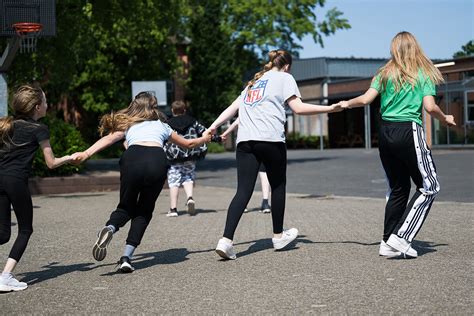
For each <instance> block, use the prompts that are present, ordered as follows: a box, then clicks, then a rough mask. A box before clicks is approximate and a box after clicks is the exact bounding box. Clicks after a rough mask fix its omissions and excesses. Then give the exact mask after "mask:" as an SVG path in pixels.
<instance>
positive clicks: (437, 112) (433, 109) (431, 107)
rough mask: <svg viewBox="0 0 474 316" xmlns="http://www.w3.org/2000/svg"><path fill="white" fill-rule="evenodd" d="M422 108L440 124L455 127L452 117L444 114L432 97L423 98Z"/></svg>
mask: <svg viewBox="0 0 474 316" xmlns="http://www.w3.org/2000/svg"><path fill="white" fill-rule="evenodd" d="M423 107H424V108H425V110H426V112H428V113H429V114H430V115H431V116H433V117H434V118H436V119H437V120H438V121H440V122H441V123H443V124H445V125H448V126H456V122H454V116H452V115H446V114H444V113H443V111H441V109H440V108H439V106H438V105H437V104H436V103H435V99H434V97H433V96H432V95H427V96H424V97H423Z"/></svg>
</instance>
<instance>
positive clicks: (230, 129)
mask: <svg viewBox="0 0 474 316" xmlns="http://www.w3.org/2000/svg"><path fill="white" fill-rule="evenodd" d="M239 122H240V120H239V118H237V119H236V120H235V121H234V122H233V123H232V124H230V126H229V127H228V128H227V129H226V130H225V131H224V133H222V134H221V137H222V139H223V140H226V138H227V135H229V134H230V133H231V132H232V131H234V130H235V129H236V128H237V127H238V126H239Z"/></svg>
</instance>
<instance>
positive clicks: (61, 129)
mask: <svg viewBox="0 0 474 316" xmlns="http://www.w3.org/2000/svg"><path fill="white" fill-rule="evenodd" d="M41 123H43V124H46V126H48V128H49V141H50V143H51V148H52V149H53V153H54V156H55V157H62V156H64V155H70V154H73V153H75V152H77V151H83V150H85V149H87V147H88V146H87V144H86V143H85V142H84V140H83V139H82V136H81V133H79V131H78V130H77V129H76V128H75V127H74V126H72V125H71V124H68V123H66V122H64V121H63V120H61V119H58V118H55V117H51V116H47V117H45V118H44V119H42V120H41ZM82 168H83V165H79V166H74V165H70V164H65V165H62V166H61V167H59V168H56V169H49V168H48V166H46V163H45V161H44V157H43V152H42V151H41V149H39V150H38V151H37V153H36V156H35V159H34V160H33V175H34V176H39V177H53V176H66V175H71V174H74V173H78V172H79V171H80V170H82Z"/></svg>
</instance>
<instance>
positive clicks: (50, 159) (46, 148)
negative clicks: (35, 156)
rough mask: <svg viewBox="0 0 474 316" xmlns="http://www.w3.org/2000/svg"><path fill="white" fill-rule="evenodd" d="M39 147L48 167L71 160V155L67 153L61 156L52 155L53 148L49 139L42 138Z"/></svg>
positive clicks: (52, 167)
mask: <svg viewBox="0 0 474 316" xmlns="http://www.w3.org/2000/svg"><path fill="white" fill-rule="evenodd" d="M40 147H41V149H42V150H43V156H44V161H45V162H46V165H47V166H48V168H49V169H54V168H57V167H59V166H61V165H64V164H65V163H68V162H70V161H71V160H72V157H71V156H69V155H67V156H64V157H61V158H56V157H54V153H53V149H52V148H51V144H50V143H49V139H47V140H44V141H42V142H41V143H40Z"/></svg>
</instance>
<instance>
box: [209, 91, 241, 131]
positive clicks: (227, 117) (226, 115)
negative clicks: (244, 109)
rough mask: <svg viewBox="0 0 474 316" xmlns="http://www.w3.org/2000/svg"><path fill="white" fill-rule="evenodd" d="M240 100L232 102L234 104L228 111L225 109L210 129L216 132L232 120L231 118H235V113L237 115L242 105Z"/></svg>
mask: <svg viewBox="0 0 474 316" xmlns="http://www.w3.org/2000/svg"><path fill="white" fill-rule="evenodd" d="M239 98H240V97H237V98H236V99H235V100H234V102H232V104H231V105H229V106H228V107H227V109H225V110H224V111H223V112H222V113H221V115H219V117H218V118H217V119H216V120H215V121H214V123H212V124H211V126H210V127H209V129H211V130H212V131H213V132H214V131H215V130H216V129H217V128H218V127H219V126H221V125H222V124H224V122H227V121H228V120H230V119H231V118H233V117H234V116H235V113H237V111H238V110H239V104H240V100H239Z"/></svg>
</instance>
